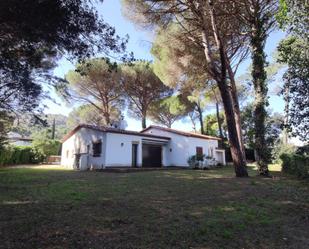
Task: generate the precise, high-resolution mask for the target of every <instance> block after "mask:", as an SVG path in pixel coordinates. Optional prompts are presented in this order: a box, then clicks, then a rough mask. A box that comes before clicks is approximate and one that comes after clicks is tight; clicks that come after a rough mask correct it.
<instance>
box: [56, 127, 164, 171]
mask: <svg viewBox="0 0 309 249" xmlns="http://www.w3.org/2000/svg"><path fill="white" fill-rule="evenodd" d="M143 139H148V140H149V139H151V140H156V141H159V142H164V141H165V142H166V140H164V139H158V138H151V137H147V136H146V137H144V136H142V134H141V135H140V136H137V135H131V134H119V133H110V132H102V131H96V130H92V129H88V128H81V129H80V130H78V131H77V132H76V133H75V134H74V135H72V136H71V137H70V138H68V139H67V140H66V141H65V142H64V143H63V144H62V153H61V165H63V166H65V167H68V168H72V169H73V166H74V154H75V153H76V152H77V151H78V149H79V151H80V153H87V145H89V146H90V153H89V154H88V158H87V161H88V163H87V164H88V168H90V167H93V168H95V169H101V168H105V167H128V166H131V165H132V144H133V143H134V144H138V148H137V166H142V144H143V141H142V140H143ZM98 140H101V141H102V152H101V156H100V157H93V156H92V142H95V141H98ZM166 147H167V146H166V145H163V146H162V164H163V166H165V165H167V161H166V159H165V154H166V153H167V152H166V150H167V149H166ZM67 151H68V152H69V154H68V157H67Z"/></svg>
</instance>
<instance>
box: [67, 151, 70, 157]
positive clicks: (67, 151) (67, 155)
mask: <svg viewBox="0 0 309 249" xmlns="http://www.w3.org/2000/svg"><path fill="white" fill-rule="evenodd" d="M69 153H70V151H69V150H67V155H66V157H67V158H69Z"/></svg>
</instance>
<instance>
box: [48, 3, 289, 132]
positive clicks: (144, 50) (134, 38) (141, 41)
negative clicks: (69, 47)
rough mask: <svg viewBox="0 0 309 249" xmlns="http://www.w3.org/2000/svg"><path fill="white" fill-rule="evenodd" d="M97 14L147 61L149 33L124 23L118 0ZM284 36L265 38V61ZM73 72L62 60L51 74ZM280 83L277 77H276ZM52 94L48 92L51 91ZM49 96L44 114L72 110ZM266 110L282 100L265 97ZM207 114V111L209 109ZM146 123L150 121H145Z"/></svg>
mask: <svg viewBox="0 0 309 249" xmlns="http://www.w3.org/2000/svg"><path fill="white" fill-rule="evenodd" d="M98 10H99V13H100V14H101V15H102V16H103V18H104V20H105V21H106V22H108V23H109V24H110V25H112V26H114V27H115V28H116V32H117V34H118V35H120V36H125V35H126V34H128V35H129V36H130V40H129V43H128V46H127V48H128V51H133V52H134V55H135V58H137V59H147V60H151V59H152V57H151V54H150V48H151V41H152V34H151V33H150V32H147V31H144V30H141V29H138V28H136V27H135V26H134V24H132V23H131V22H130V21H128V20H126V19H125V18H124V17H123V16H122V14H121V4H120V0H104V2H103V3H102V4H98ZM284 36H285V34H284V33H282V32H273V33H272V34H271V35H270V37H269V38H268V41H267V44H266V53H267V55H268V57H267V59H268V61H271V54H272V53H273V51H274V50H275V49H276V46H277V44H278V42H279V41H280V40H281V39H282V38H284ZM249 64H250V58H249V59H247V60H246V61H245V62H244V63H243V64H242V65H241V66H240V68H239V71H238V76H239V75H241V74H244V73H245V72H246V71H247V68H248V66H249ZM70 69H74V66H73V65H72V64H71V63H70V62H68V61H66V60H65V59H62V60H61V61H60V62H59V65H58V67H57V68H56V69H55V71H54V73H55V75H57V76H60V77H63V76H64V75H65V74H66V73H67V72H68V70H70ZM278 79H279V82H277V83H278V84H280V77H278ZM270 88H271V87H270ZM51 91H52V90H51ZM52 97H53V98H54V99H55V101H56V102H57V104H55V103H53V102H52V101H45V104H46V105H47V106H48V107H47V108H46V110H45V113H53V114H63V115H68V114H69V113H70V111H71V110H72V108H73V107H72V106H68V105H67V104H66V103H64V102H63V101H61V100H60V99H59V98H58V97H57V96H56V94H55V93H53V92H52ZM269 104H270V105H269V107H270V108H271V109H272V110H273V111H274V112H282V111H283V108H284V103H283V99H282V97H278V96H270V98H269ZM210 112H211V110H210ZM126 121H127V123H128V127H127V129H130V130H140V129H141V124H140V123H141V122H140V121H138V120H134V119H131V118H129V117H126ZM148 124H150V121H148ZM173 128H175V129H182V130H191V123H190V122H188V121H178V122H176V123H175V124H174V125H173Z"/></svg>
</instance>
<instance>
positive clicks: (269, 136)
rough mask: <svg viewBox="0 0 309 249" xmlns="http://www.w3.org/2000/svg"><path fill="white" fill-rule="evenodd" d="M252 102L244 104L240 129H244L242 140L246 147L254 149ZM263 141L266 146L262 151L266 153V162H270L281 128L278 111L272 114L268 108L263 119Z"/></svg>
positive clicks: (281, 119) (280, 118) (281, 121)
mask: <svg viewBox="0 0 309 249" xmlns="http://www.w3.org/2000/svg"><path fill="white" fill-rule="evenodd" d="M253 109H254V104H253V103H249V104H248V105H246V106H245V107H244V108H243V110H242V112H241V114H242V129H243V131H244V141H245V145H246V147H247V148H250V149H254V150H255V146H256V143H255V139H256V136H255V133H256V129H255V125H254V119H255V116H254V112H253ZM265 121H266V122H265V142H266V147H265V148H264V153H265V154H266V155H267V157H266V158H267V161H266V163H270V162H271V159H272V154H273V150H274V147H275V145H276V144H277V142H278V140H279V138H280V135H281V133H282V128H283V116H282V115H281V114H279V113H274V114H272V113H271V111H270V110H268V111H267V115H266V120H265Z"/></svg>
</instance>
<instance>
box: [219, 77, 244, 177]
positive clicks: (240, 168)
mask: <svg viewBox="0 0 309 249" xmlns="http://www.w3.org/2000/svg"><path fill="white" fill-rule="evenodd" d="M218 86H219V89H220V93H221V96H222V100H223V105H224V112H225V116H226V121H227V128H228V136H229V143H230V147H231V154H232V159H233V163H234V167H235V173H236V176H237V177H243V176H248V173H247V170H246V162H245V159H244V157H243V154H242V151H241V148H240V143H239V140H238V135H237V128H236V122H235V117H234V116H235V113H234V110H233V107H232V98H231V96H230V94H229V92H228V90H227V87H226V85H225V84H224V82H218Z"/></svg>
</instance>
